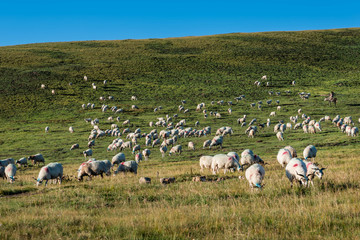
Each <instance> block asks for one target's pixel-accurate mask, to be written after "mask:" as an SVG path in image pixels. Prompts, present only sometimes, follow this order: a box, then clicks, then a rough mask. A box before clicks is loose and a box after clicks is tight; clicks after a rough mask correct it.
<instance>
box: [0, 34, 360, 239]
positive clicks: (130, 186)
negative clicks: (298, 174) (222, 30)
mask: <svg viewBox="0 0 360 240" xmlns="http://www.w3.org/2000/svg"><path fill="white" fill-rule="evenodd" d="M359 50H360V30H359V29H338V30H326V31H302V32H266V33H251V34H240V33H234V34H225V35H214V36H206V37H189V38H173V39H148V40H124V41H88V42H67V43H46V44H45V43H44V44H30V45H19V46H12V47H1V48H0V62H1V64H0V97H1V100H2V101H0V147H1V151H0V158H1V159H4V158H8V157H13V158H14V159H19V158H21V157H24V156H29V155H31V154H35V153H42V154H43V155H44V157H45V159H46V162H47V163H49V162H60V163H62V164H63V166H64V173H65V174H66V175H70V176H71V175H76V170H77V169H78V166H79V164H80V163H82V162H83V161H84V158H83V156H82V155H81V151H83V150H85V149H87V138H88V136H89V134H90V130H91V129H92V127H91V125H90V124H88V123H86V122H85V121H84V120H83V119H84V118H99V119H100V124H99V127H100V128H101V129H103V130H105V129H109V128H110V122H108V121H107V118H108V117H109V116H113V117H114V118H115V117H116V116H120V118H121V122H122V121H124V120H126V119H130V120H131V126H130V129H131V130H135V129H136V128H138V127H140V128H141V130H142V132H149V131H151V130H152V129H153V128H150V127H149V125H148V123H149V122H150V121H154V122H155V121H157V118H158V117H165V115H166V114H169V115H170V116H173V115H174V114H175V113H178V114H179V117H178V118H177V119H174V123H176V122H177V121H179V120H180V119H184V118H185V119H186V121H187V126H191V127H194V123H195V122H196V121H197V120H199V121H200V127H199V128H203V127H205V126H211V128H212V136H207V137H201V138H193V137H191V138H181V139H180V140H179V144H181V145H182V146H183V148H184V149H185V150H184V152H183V154H182V155H180V156H178V155H175V156H172V157H169V156H168V155H167V156H166V157H165V158H161V154H160V152H159V150H158V148H157V147H156V148H150V150H151V151H152V153H151V156H150V160H149V161H147V162H142V163H141V164H140V166H139V172H138V175H137V176H133V175H131V174H127V175H126V176H122V175H117V176H115V177H114V176H111V177H104V179H101V178H98V177H96V178H94V179H93V180H92V181H85V182H82V183H79V182H77V181H75V180H73V181H68V182H64V183H63V184H62V185H61V186H58V185H56V186H54V185H48V187H46V188H45V187H43V186H42V187H39V188H36V187H35V185H34V183H35V181H34V180H33V177H35V178H36V177H37V174H38V172H39V169H40V168H39V167H34V166H31V167H28V168H20V169H18V172H17V180H16V182H15V183H14V184H9V183H7V182H5V181H3V180H0V199H1V202H2V204H1V207H0V216H1V219H0V224H1V225H0V229H1V231H0V238H1V239H20V238H21V239H23V238H25V239H43V238H47V239H56V238H58V239H115V238H121V239H356V238H358V236H359V235H360V231H359V229H360V228H359V227H360V220H359V219H360V217H359V215H360V211H359V207H360V205H359V201H358V198H359V194H358V192H359V188H360V177H359V175H358V171H357V169H359V167H360V164H359V163H360V161H359V160H360V157H359V153H360V151H359V149H360V148H359V146H360V141H359V138H358V137H356V138H350V137H347V136H346V135H345V134H343V133H341V132H340V131H339V130H338V129H337V128H335V127H334V126H333V125H332V124H331V123H329V122H326V123H323V124H322V127H323V131H322V132H321V133H317V134H315V135H310V134H304V133H303V132H302V130H291V131H286V133H285V134H284V138H285V141H284V142H279V141H278V140H277V139H276V137H275V134H274V132H273V126H274V123H276V122H277V121H278V120H284V121H285V122H289V117H290V116H295V115H296V114H297V110H298V109H299V108H301V109H302V110H303V112H304V113H306V114H307V115H309V116H311V118H312V119H317V120H318V119H320V118H321V117H323V116H324V115H330V116H331V117H335V115H337V114H339V115H340V116H342V117H345V116H350V115H351V116H352V117H353V119H354V121H356V124H355V125H356V126H358V122H357V119H358V118H359V117H360V112H359V109H358V108H359V106H360V102H359V100H358V93H359V90H360V88H359V83H360V81H359V79H360V73H359V70H358V66H359V63H360V60H359V59H360V58H359V54H360V51H359ZM84 75H87V76H88V79H89V80H88V82H85V81H84V80H83V76H84ZM263 75H267V76H269V77H270V79H269V80H268V81H269V82H270V84H271V86H270V87H265V86H264V85H263V86H262V87H260V88H257V87H255V86H254V84H253V83H254V81H256V80H260V78H261V76H263ZM103 80H108V84H107V85H105V86H104V85H103V84H102V81H103ZM293 80H295V81H296V86H291V85H290V83H291V81H293ZM69 82H72V83H73V85H72V86H69ZM93 82H94V83H96V84H97V86H98V90H97V91H94V90H93V89H92V88H91V83H93ZM42 83H43V84H45V85H46V86H47V88H46V89H45V90H42V89H40V85H41V84H42ZM51 89H55V90H56V94H55V95H52V94H51V91H50V90H51ZM270 90H272V91H274V92H278V91H280V92H282V94H281V96H274V95H273V96H269V94H268V91H270ZM286 90H290V91H291V93H289V94H286V93H285V91H286ZM302 91H305V92H310V93H311V97H310V99H309V100H306V101H304V100H301V99H300V98H299V96H298V93H299V92H302ZM330 91H334V92H335V93H336V94H337V98H338V100H339V101H338V106H337V107H336V108H335V107H334V106H329V105H328V104H327V103H326V102H324V101H323V99H324V96H325V95H326V94H328V93H329V92H330ZM241 94H245V95H246V98H245V99H244V100H242V101H239V102H238V103H237V102H236V101H235V100H234V97H237V96H239V95H241ZM110 95H111V96H114V97H115V100H113V101H110V100H106V101H105V104H108V105H109V106H110V107H111V106H117V107H119V108H123V109H124V113H121V114H114V113H112V112H110V111H108V112H105V113H102V112H101V110H100V107H101V105H102V104H103V102H100V101H99V97H100V96H105V97H107V96H110ZM132 95H136V96H137V97H138V101H136V102H133V101H130V97H131V96H132ZM182 99H186V100H187V103H186V104H185V108H189V109H190V112H189V113H188V114H184V113H179V112H178V110H177V107H178V105H180V104H181V102H180V101H181V100H182ZM268 99H272V100H273V103H272V104H271V105H270V106H267V104H266V103H265V101H266V100H268ZM277 99H278V100H280V105H281V106H282V109H281V111H277V115H276V116H275V117H271V121H272V123H273V124H272V126H271V127H270V128H265V129H261V130H260V131H259V133H258V134H257V135H256V137H255V138H254V139H250V138H248V137H247V136H246V135H245V134H244V131H245V128H241V127H240V126H239V125H237V124H236V119H237V118H239V117H242V116H243V115H244V114H247V115H248V119H249V120H248V122H249V121H250V120H251V119H252V118H257V123H265V122H266V119H267V118H269V113H270V112H271V111H275V110H276V104H275V103H274V102H275V100H277ZM218 100H224V101H225V102H227V101H233V102H234V106H232V110H233V113H232V115H229V114H228V113H227V109H228V108H229V106H227V105H224V106H219V105H211V104H210V102H211V101H215V102H216V101H218ZM259 100H262V101H263V102H264V103H263V110H262V111H259V110H258V109H257V108H250V103H252V102H257V101H259ZM88 102H91V103H95V104H96V108H95V109H93V110H90V109H87V110H83V109H82V108H81V104H83V103H88ZM201 102H205V103H206V109H207V110H208V111H209V112H210V111H217V112H220V113H221V114H222V117H221V118H220V119H215V118H214V117H211V116H209V117H208V118H207V119H204V118H203V114H202V113H201V112H196V111H195V108H196V105H197V104H198V103H201ZM134 103H135V104H136V105H138V106H139V108H140V109H139V110H131V105H132V104H134ZM158 106H162V107H163V109H162V110H160V111H159V112H157V113H154V112H153V109H154V108H155V107H158ZM121 122H120V123H118V125H119V126H120V125H121ZM46 126H49V127H50V132H49V133H47V134H45V132H44V128H45V127H46ZM69 126H73V127H74V129H75V132H74V133H73V134H70V133H69V132H68V128H69ZM221 126H231V127H233V129H234V132H235V133H234V135H232V136H226V137H225V138H224V145H223V146H224V148H223V149H222V150H220V149H212V150H209V149H204V150H203V149H202V143H203V142H204V141H205V140H207V139H211V138H212V137H213V136H214V133H215V131H216V129H217V128H219V127H221ZM121 128H123V127H121ZM157 129H158V131H160V130H161V129H163V128H157ZM114 138H115V137H104V138H101V139H98V140H96V145H95V147H94V149H93V150H94V157H95V158H96V159H111V158H112V156H113V155H115V154H116V153H115V152H107V151H106V147H107V146H108V145H109V144H110V143H111V142H112V140H113V139H114ZM121 138H122V139H125V136H122V137H121ZM189 141H193V142H194V143H195V146H196V151H189V150H187V143H188V142H189ZM139 142H140V144H141V147H142V149H144V148H145V145H144V139H140V140H139ZM74 143H79V144H80V150H74V151H70V150H69V149H70V146H71V145H72V144H74ZM309 144H313V145H315V146H316V147H317V149H318V157H317V159H316V162H318V163H319V164H320V165H321V166H323V167H327V169H326V170H325V177H324V179H323V180H322V181H319V180H318V179H316V180H315V187H314V188H310V189H301V188H298V187H294V188H290V183H289V182H288V180H287V179H286V176H285V172H284V169H282V168H281V167H280V165H279V164H278V163H277V161H276V154H277V151H278V150H279V148H281V147H284V146H286V145H292V146H293V147H295V149H296V150H297V152H298V155H300V156H301V155H302V150H303V149H304V148H305V147H306V146H307V145H309ZM246 148H250V149H252V150H253V151H254V152H255V153H256V154H259V155H260V156H261V157H262V159H264V160H265V162H267V163H268V165H265V169H266V176H265V180H264V183H265V184H266V185H265V188H264V190H263V191H261V192H260V191H251V190H250V188H249V186H248V183H247V182H246V180H239V179H238V176H239V175H241V176H243V175H244V173H228V174H227V175H226V176H224V174H222V173H220V174H219V176H214V177H213V176H212V175H211V173H210V172H209V171H205V172H204V174H205V175H207V176H208V177H211V178H216V177H225V180H224V181H222V182H203V183H195V182H192V181H191V179H192V177H193V176H195V175H199V174H200V172H199V166H198V160H199V157H200V156H201V155H204V154H207V155H213V154H217V153H227V152H230V151H236V152H238V153H239V154H240V153H241V152H242V151H243V150H244V149H246ZM124 153H125V155H126V158H127V159H129V160H131V159H133V158H134V156H133V155H132V154H131V153H130V151H129V150H125V151H124ZM157 173H158V174H159V177H170V176H174V177H176V183H174V184H170V185H168V186H162V185H161V184H160V182H159V179H158V176H157ZM140 176H148V177H151V178H152V184H150V185H139V184H138V179H139V177H140Z"/></svg>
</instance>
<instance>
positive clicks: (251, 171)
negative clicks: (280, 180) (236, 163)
mask: <svg viewBox="0 0 360 240" xmlns="http://www.w3.org/2000/svg"><path fill="white" fill-rule="evenodd" d="M264 176H265V169H264V167H263V166H261V165H260V164H258V163H255V164H253V165H251V166H250V167H249V168H248V169H246V171H245V177H246V179H247V180H248V182H249V184H250V187H251V188H254V186H255V187H258V188H260V189H261V188H262V187H263V185H261V183H262V180H263V179H264Z"/></svg>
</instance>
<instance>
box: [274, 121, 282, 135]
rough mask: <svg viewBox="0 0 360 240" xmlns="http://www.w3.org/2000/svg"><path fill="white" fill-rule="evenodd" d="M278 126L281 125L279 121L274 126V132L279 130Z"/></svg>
mask: <svg viewBox="0 0 360 240" xmlns="http://www.w3.org/2000/svg"><path fill="white" fill-rule="evenodd" d="M280 126H281V123H277V124H276V125H275V126H274V132H275V133H276V132H278V131H279V129H280Z"/></svg>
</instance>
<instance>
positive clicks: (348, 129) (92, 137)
mask: <svg viewBox="0 0 360 240" xmlns="http://www.w3.org/2000/svg"><path fill="white" fill-rule="evenodd" d="M262 79H263V80H266V79H267V76H263V77H262ZM84 80H85V81H87V77H86V76H84ZM104 84H107V81H104ZM292 84H293V85H295V82H293V83H292ZM255 85H257V86H260V85H261V83H260V82H258V81H257V82H255ZM267 85H268V84H267ZM41 88H42V89H45V85H44V84H42V85H41ZM92 88H93V89H94V90H97V87H96V85H95V84H92ZM277 95H280V93H279V94H277ZM308 96H310V94H309V95H308ZM244 98H245V96H244V95H241V96H239V97H236V98H235V100H236V101H240V100H242V99H244ZM108 99H109V100H113V99H114V97H112V96H109V97H108ZM100 100H101V101H104V100H105V98H104V97H100ZM131 100H132V101H137V97H136V96H132V97H131ZM185 103H186V101H185V100H182V101H181V105H180V106H179V107H178V111H179V112H183V113H187V112H189V111H190V110H189V109H185V107H184V105H185ZM227 103H228V105H229V106H231V105H233V103H232V102H231V101H229V102H227ZM266 103H267V104H268V105H271V103H272V100H267V101H266ZM276 103H277V105H278V106H277V108H276V109H277V111H281V106H279V103H280V101H279V100H277V101H276ZM211 104H215V102H211ZM217 104H219V105H223V104H224V101H218V102H217ZM261 104H262V101H259V102H258V108H259V109H260V110H261V109H262V107H261ZM254 106H256V104H255V103H252V104H251V107H254ZM81 107H82V109H84V110H86V109H95V104H94V103H88V104H83V105H82V106H81ZM131 108H132V109H133V110H135V109H138V106H136V105H132V107H131ZM161 109H162V107H161V106H158V107H156V108H154V112H158V111H159V110H161ZM101 111H102V112H106V111H112V112H113V113H114V114H119V113H122V112H123V109H122V108H118V107H116V106H112V107H109V106H108V105H106V104H103V105H102V106H101ZM196 111H197V112H199V111H202V112H203V114H204V118H207V117H208V116H209V115H210V116H213V117H215V118H220V117H221V114H220V113H218V112H208V111H207V110H206V109H205V103H200V104H198V105H197V107H196ZM301 113H302V110H301V109H299V110H298V114H301ZM228 114H232V109H231V108H229V109H228ZM275 116H276V112H271V113H270V114H269V119H267V122H266V123H263V124H261V123H259V124H257V125H255V124H256V123H257V119H256V118H253V119H252V120H250V122H249V123H248V124H247V115H244V116H243V117H242V118H239V119H237V123H238V124H241V127H245V126H247V128H246V130H245V134H247V135H248V136H249V137H252V138H253V137H255V136H256V134H257V133H258V132H259V131H260V129H262V128H264V127H270V126H271V119H270V118H271V117H275ZM177 118H178V114H175V115H173V116H169V115H166V117H165V118H164V117H159V118H158V119H157V120H158V121H156V122H150V123H149V126H150V127H162V128H165V129H163V130H161V131H160V132H159V133H158V131H157V129H156V128H155V129H153V130H152V131H150V132H149V133H143V132H142V131H141V129H140V128H137V129H135V130H134V131H131V130H130V128H129V127H128V126H129V125H130V120H129V119H127V120H125V121H123V122H122V126H123V127H125V128H124V129H123V130H120V127H119V126H118V124H116V123H113V121H114V118H113V117H109V118H108V119H107V120H108V121H109V122H110V123H111V125H110V128H109V129H106V130H102V129H101V128H100V127H99V123H100V120H99V119H97V118H96V119H90V118H87V119H85V122H87V123H89V124H91V128H92V130H91V131H90V134H89V137H88V139H87V141H88V144H87V146H88V147H89V149H87V150H85V151H83V152H82V153H83V155H84V158H85V162H83V163H82V164H81V165H80V166H79V168H78V170H77V173H78V174H77V176H76V178H77V179H78V180H79V181H81V180H83V178H84V177H85V176H88V177H89V178H91V177H92V176H96V175H100V176H101V177H103V175H104V174H105V175H108V176H109V175H111V171H112V170H113V168H114V167H115V166H117V169H116V170H115V171H113V173H114V175H116V174H117V173H119V172H124V173H125V172H132V173H134V174H137V169H138V165H139V164H140V162H141V161H142V160H143V159H145V160H148V159H149V157H150V155H151V151H150V149H149V148H147V147H150V146H151V147H152V148H154V147H155V146H159V151H160V153H161V154H162V157H164V156H165V154H166V153H167V152H168V147H169V148H170V146H171V148H170V150H169V155H170V156H171V155H173V154H181V153H182V151H183V148H182V145H180V144H177V142H178V140H179V139H180V138H189V137H208V136H209V135H211V127H210V126H206V127H204V128H202V129H200V130H199V129H193V128H192V127H187V126H186V119H181V120H180V121H175V120H176V119H177ZM301 119H302V122H298V121H299V120H300V118H299V117H298V115H296V116H290V121H291V122H289V123H284V122H283V121H280V122H279V123H277V124H275V125H274V132H275V133H276V137H277V139H278V140H279V141H283V140H284V135H283V134H284V133H285V131H286V130H287V129H293V130H296V129H301V128H302V129H303V131H304V133H312V134H314V133H316V132H321V131H322V129H321V122H323V121H332V122H333V123H334V126H336V127H338V128H339V129H340V130H341V131H342V132H344V133H346V134H348V135H349V136H353V137H355V136H357V135H358V132H359V130H358V128H357V127H355V126H354V122H353V121H352V118H351V117H350V116H349V117H345V118H340V116H336V117H335V118H334V119H331V118H330V117H329V116H325V117H323V118H321V119H320V120H319V121H316V120H314V119H311V117H310V116H307V115H305V114H302V115H301ZM116 121H117V122H120V117H116ZM359 122H360V119H359ZM292 123H293V124H294V127H293V126H292ZM198 126H199V121H197V122H196V123H195V127H198ZM74 131H75V130H74V128H73V127H72V126H70V127H69V132H70V133H74ZM45 132H46V133H49V132H50V128H49V126H46V128H45ZM233 133H234V131H233V129H232V127H230V126H224V127H221V128H218V129H217V131H216V133H215V136H214V137H213V138H212V139H207V140H205V141H204V143H203V146H202V147H203V148H207V147H209V149H211V148H213V147H216V146H218V147H219V148H222V145H223V141H224V138H225V137H226V136H227V135H230V136H231V135H232V134H233ZM125 134H126V137H125V138H126V140H124V139H122V138H120V136H125ZM111 136H112V137H116V138H115V139H114V140H113V141H112V142H111V143H110V144H109V145H108V147H107V151H108V152H111V151H119V153H117V154H115V155H114V156H113V158H112V160H111V161H109V160H96V159H94V158H90V159H89V160H88V161H86V160H87V157H92V155H93V150H92V147H93V146H94V145H95V141H98V140H99V139H101V138H105V137H111ZM143 138H144V139H145V142H144V144H145V147H146V148H145V149H143V151H141V149H142V147H141V144H140V143H139V141H141V139H143ZM176 144H177V145H176ZM174 145H175V146H174ZM187 146H188V149H190V150H195V144H194V143H193V142H192V141H189V142H188V144H187ZM75 149H79V144H78V143H75V144H73V145H72V146H71V147H70V150H75ZM125 149H130V150H131V152H132V154H133V155H134V160H130V161H126V157H125V154H124V153H123V152H122V151H123V150H125ZM316 152H317V150H316V148H315V146H313V145H309V146H307V147H306V148H305V149H304V151H303V157H304V160H302V159H300V158H298V157H297V154H296V151H295V149H294V148H292V147H291V146H287V147H285V148H282V149H280V150H279V152H278V155H277V160H278V162H279V164H280V165H281V166H282V167H283V168H285V173H286V176H287V178H288V179H289V180H290V182H291V186H292V183H293V181H294V180H295V181H297V182H299V183H300V185H302V186H308V185H309V183H311V184H312V185H313V181H312V180H313V178H314V177H315V176H317V177H319V178H320V179H321V178H322V176H323V171H324V169H325V168H320V167H319V166H317V165H316V164H315V163H313V162H311V161H309V159H313V158H315V157H316ZM28 161H32V163H33V165H35V164H39V163H42V164H43V165H44V166H43V167H42V168H41V169H40V172H39V175H38V178H37V179H36V182H37V185H40V184H41V183H42V182H43V181H45V185H46V184H47V183H48V181H49V180H54V183H57V182H58V183H59V184H61V182H62V179H63V177H64V174H63V166H62V164H60V163H50V164H48V165H46V166H45V159H44V157H43V155H42V154H36V155H32V156H29V157H28V158H21V159H19V160H17V161H16V162H15V161H14V159H12V158H9V159H5V160H1V161H0V177H3V178H7V179H8V180H9V181H10V182H13V181H15V175H16V165H15V164H18V165H25V166H27V162H28ZM245 166H248V167H247V169H246V171H245V177H246V179H247V180H248V181H249V184H250V187H251V188H254V187H257V188H262V186H263V184H262V181H263V179H264V175H265V168H264V166H265V163H264V161H263V160H262V159H261V158H260V156H258V155H256V154H254V153H253V151H252V150H250V149H246V150H244V151H243V152H242V153H241V155H240V156H239V155H238V154H237V153H236V152H229V153H228V154H216V155H214V156H201V157H200V169H201V171H203V170H204V169H210V170H211V172H212V173H213V174H217V173H218V171H219V170H220V169H224V174H226V172H227V171H243V170H244V168H245ZM142 179H146V178H142ZM165 181H170V180H169V179H167V180H166V179H163V182H165ZM171 181H172V180H171ZM171 181H170V182H171ZM140 182H141V181H140ZM146 182H148V181H146Z"/></svg>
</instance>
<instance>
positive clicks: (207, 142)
mask: <svg viewBox="0 0 360 240" xmlns="http://www.w3.org/2000/svg"><path fill="white" fill-rule="evenodd" d="M210 144H211V140H206V141H204V143H203V149H204V148H206V147H209V146H210Z"/></svg>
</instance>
